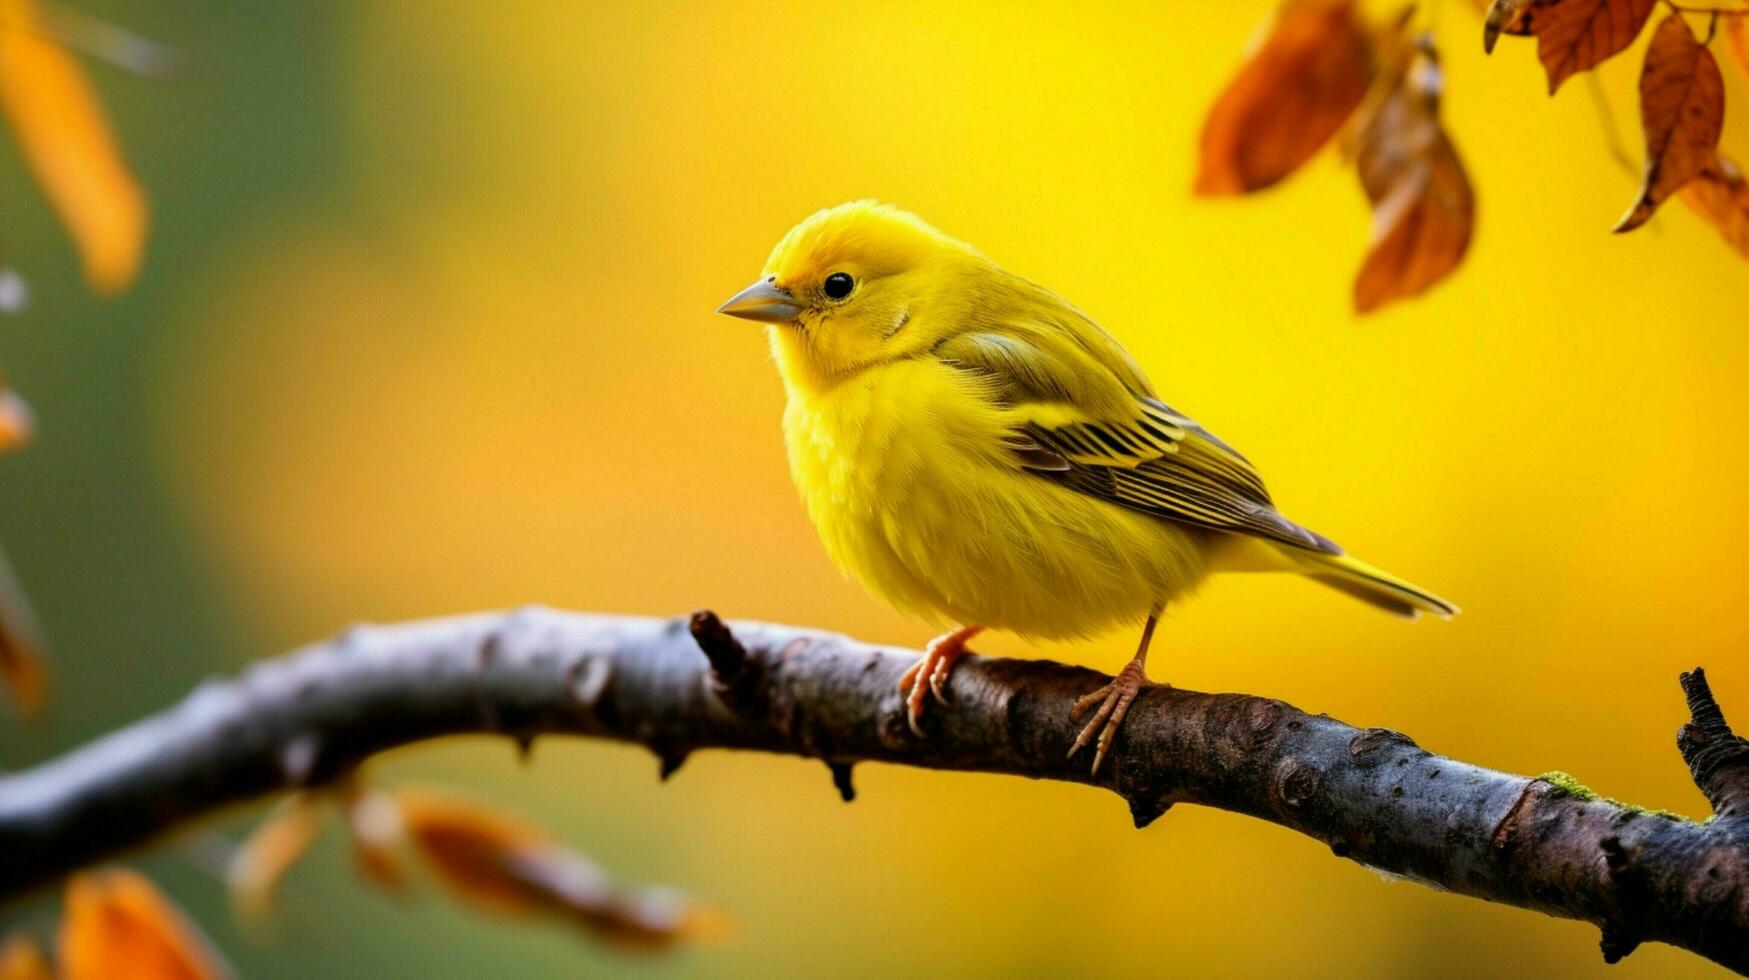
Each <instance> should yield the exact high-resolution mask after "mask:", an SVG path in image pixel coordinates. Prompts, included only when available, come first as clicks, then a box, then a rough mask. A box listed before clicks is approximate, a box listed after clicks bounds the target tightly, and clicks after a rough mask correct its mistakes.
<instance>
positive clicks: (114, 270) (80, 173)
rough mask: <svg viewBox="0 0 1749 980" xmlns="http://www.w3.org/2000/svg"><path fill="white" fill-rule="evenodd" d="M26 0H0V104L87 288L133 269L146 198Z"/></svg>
mask: <svg viewBox="0 0 1749 980" xmlns="http://www.w3.org/2000/svg"><path fill="white" fill-rule="evenodd" d="M39 19H40V18H39V16H38V11H37V9H36V5H35V4H34V3H33V2H32V0H0V107H3V108H4V109H5V112H6V116H7V118H8V119H9V120H10V122H11V124H12V131H13V134H14V136H15V137H16V138H17V141H18V145H19V148H20V149H21V150H22V152H23V154H24V158H25V161H26V163H28V164H29V166H30V170H31V173H32V174H34V175H35V177H36V179H37V182H38V183H39V184H41V185H42V188H43V192H44V193H45V194H47V195H48V198H49V201H50V202H51V203H52V204H53V205H54V207H55V211H56V213H57V214H59V215H60V218H61V223H62V224H63V225H65V226H66V228H67V231H68V233H69V234H70V235H72V237H73V241H74V243H75V244H76V245H78V248H79V254H80V257H81V259H82V261H83V264H84V267H85V278H86V281H88V282H89V283H90V284H91V287H92V288H93V289H96V290H98V291H99V292H104V293H113V292H119V291H120V290H122V289H125V288H127V286H128V285H129V284H130V283H132V282H133V280H134V276H135V274H136V273H137V272H138V271H139V266H140V254H141V251H142V247H143V246H144V243H145V236H146V202H145V197H144V195H142V194H141V192H140V188H139V185H138V184H137V183H135V181H134V178H133V175H132V174H130V173H129V172H128V168H127V164H125V163H124V162H123V161H122V158H121V154H120V152H119V151H118V150H117V149H116V145H115V138H114V136H113V135H112V134H111V132H110V127H109V122H108V120H107V119H106V118H105V116H104V112H103V106H102V105H101V104H100V103H99V102H98V100H97V95H96V93H95V92H94V91H93V90H92V87H91V83H90V81H89V80H87V79H86V77H85V73H84V72H83V71H82V70H81V69H80V67H79V64H78V62H76V61H75V60H73V58H72V56H71V55H69V54H68V53H67V52H66V51H64V50H62V49H61V47H60V46H59V45H57V44H56V43H55V42H53V41H51V40H49V35H48V34H47V32H45V31H44V30H42V29H41V25H40V23H39Z"/></svg>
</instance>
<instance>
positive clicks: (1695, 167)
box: [1615, 13, 1725, 232]
mask: <svg viewBox="0 0 1749 980" xmlns="http://www.w3.org/2000/svg"><path fill="white" fill-rule="evenodd" d="M1640 125H1641V127H1642V128H1643V129H1644V130H1645V132H1646V183H1645V186H1644V187H1643V188H1642V189H1641V191H1640V197H1639V200H1637V201H1635V202H1634V205H1633V207H1631V208H1629V209H1628V213H1627V214H1625V215H1623V216H1622V219H1621V221H1620V222H1619V223H1617V224H1616V226H1615V230H1616V231H1618V232H1621V231H1632V230H1634V229H1635V228H1638V227H1639V226H1641V225H1643V224H1645V223H1646V221H1647V219H1649V218H1651V217H1652V213H1653V212H1654V211H1656V210H1658V205H1660V204H1662V203H1663V202H1664V201H1665V199H1666V198H1668V197H1669V196H1670V195H1672V194H1674V193H1676V192H1677V191H1679V190H1681V189H1682V187H1683V185H1684V184H1687V183H1688V182H1689V181H1690V180H1693V179H1694V177H1695V176H1696V175H1697V174H1699V173H1700V172H1701V169H1702V168H1704V167H1705V166H1706V165H1707V162H1708V161H1710V160H1712V159H1713V157H1714V155H1715V154H1716V153H1717V152H1718V146H1719V133H1720V132H1721V131H1722V130H1723V129H1724V125H1725V79H1724V76H1722V75H1720V74H1719V63H1718V62H1717V61H1716V60H1714V59H1713V54H1712V52H1711V51H1708V50H1707V49H1706V46H1705V45H1703V44H1701V43H1700V42H1699V41H1697V40H1695V37H1694V32H1693V31H1692V30H1689V28H1688V21H1686V20H1684V19H1683V18H1682V15H1681V14H1679V13H1672V14H1671V15H1670V16H1668V17H1666V18H1664V22H1663V23H1661V24H1659V25H1658V30H1657V32H1656V33H1654V34H1653V35H1652V43H1651V44H1650V45H1649V46H1647V48H1646V66H1645V68H1644V69H1643V70H1642V71H1641V72H1640Z"/></svg>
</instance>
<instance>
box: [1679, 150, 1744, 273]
mask: <svg viewBox="0 0 1749 980" xmlns="http://www.w3.org/2000/svg"><path fill="white" fill-rule="evenodd" d="M1681 193H1682V200H1683V202H1684V203H1686V204H1687V205H1688V206H1689V207H1691V208H1693V209H1694V210H1695V213H1697V214H1699V215H1700V216H1701V217H1702V218H1705V219H1706V220H1707V223H1708V224H1711V225H1712V226H1713V227H1714V228H1717V229H1718V230H1719V234H1720V235H1721V236H1723V237H1724V239H1725V241H1726V242H1728V243H1730V246H1731V247H1732V248H1734V249H1736V250H1737V251H1738V252H1739V253H1740V254H1742V256H1743V257H1744V258H1746V259H1749V180H1745V179H1744V177H1743V168H1741V167H1739V166H1737V163H1736V161H1735V160H1732V159H1730V158H1729V157H1725V156H1722V155H1719V154H1714V156H1713V158H1712V159H1711V160H1708V161H1707V164H1706V166H1705V167H1702V168H1701V171H1700V174H1699V175H1697V176H1696V177H1695V178H1694V179H1693V180H1691V181H1689V182H1688V183H1687V184H1686V185H1685V186H1684V187H1683V188H1682V191H1681Z"/></svg>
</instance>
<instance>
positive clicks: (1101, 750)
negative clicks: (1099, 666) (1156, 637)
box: [1069, 657, 1148, 775]
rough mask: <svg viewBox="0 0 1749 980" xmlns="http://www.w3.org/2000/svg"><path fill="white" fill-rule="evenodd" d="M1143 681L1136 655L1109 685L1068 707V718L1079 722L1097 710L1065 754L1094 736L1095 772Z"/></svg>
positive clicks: (1083, 745)
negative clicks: (1084, 716)
mask: <svg viewBox="0 0 1749 980" xmlns="http://www.w3.org/2000/svg"><path fill="white" fill-rule="evenodd" d="M1146 683H1148V679H1147V677H1145V676H1143V674H1142V659H1141V657H1137V658H1136V659H1134V660H1131V661H1130V662H1129V663H1127V664H1125V665H1124V669H1123V670H1122V671H1120V672H1119V673H1118V675H1117V677H1116V679H1114V680H1113V681H1112V682H1111V683H1110V684H1107V685H1105V686H1104V687H1102V688H1100V689H1099V690H1097V691H1094V692H1093V693H1092V694H1089V695H1087V696H1086V697H1083V698H1080V699H1078V700H1077V701H1076V702H1075V706H1074V707H1072V708H1070V709H1069V720H1070V721H1080V720H1081V716H1082V715H1085V714H1086V713H1087V712H1088V711H1091V710H1092V709H1093V708H1094V707H1095V706H1097V707H1098V709H1099V710H1098V711H1095V712H1094V713H1093V718H1092V719H1091V720H1090V721H1088V722H1087V725H1086V727H1084V728H1082V729H1081V734H1079V735H1077V736H1075V744H1074V745H1072V746H1070V747H1069V755H1070V756H1073V755H1074V754H1075V753H1077V752H1079V751H1081V750H1082V749H1083V748H1085V747H1086V745H1087V743H1089V742H1092V741H1093V740H1094V739H1095V738H1097V739H1098V744H1097V745H1096V746H1095V747H1094V750H1093V772H1094V774H1095V775H1097V774H1098V773H1099V766H1100V764H1101V763H1103V762H1104V761H1105V754H1106V753H1107V752H1109V751H1110V750H1111V743H1112V740H1113V739H1114V738H1116V737H1117V730H1118V728H1120V727H1122V725H1123V718H1124V715H1126V714H1129V710H1130V705H1131V704H1132V703H1133V702H1134V701H1135V700H1136V695H1137V694H1140V693H1141V691H1142V685H1144V684H1146Z"/></svg>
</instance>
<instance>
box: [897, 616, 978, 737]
mask: <svg viewBox="0 0 1749 980" xmlns="http://www.w3.org/2000/svg"><path fill="white" fill-rule="evenodd" d="M966 638H967V637H966V636H962V635H961V634H960V633H949V634H947V635H946V636H941V637H937V638H935V639H933V640H930V641H929V645H928V646H926V647H924V648H923V656H922V657H920V658H918V660H917V662H916V663H914V664H912V665H911V667H910V669H908V670H906V671H905V673H904V676H902V677H900V678H899V690H900V691H902V692H906V697H905V722H906V724H908V725H910V726H911V731H912V733H913V734H915V735H916V736H917V737H918V738H922V737H924V735H923V726H922V725H921V724H920V723H919V721H918V719H920V718H922V717H923V705H924V702H925V700H926V699H927V698H928V697H930V696H931V695H933V696H934V698H935V700H936V701H937V702H938V703H940V704H942V705H943V706H945V705H947V704H948V703H949V700H950V699H949V697H948V693H947V681H948V677H949V676H951V675H952V673H953V667H954V664H955V663H957V662H958V661H959V659H960V658H961V657H963V656H965V654H966Z"/></svg>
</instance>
